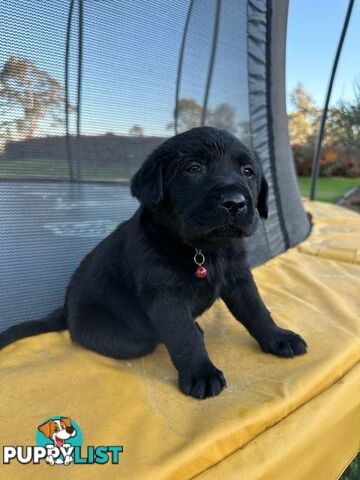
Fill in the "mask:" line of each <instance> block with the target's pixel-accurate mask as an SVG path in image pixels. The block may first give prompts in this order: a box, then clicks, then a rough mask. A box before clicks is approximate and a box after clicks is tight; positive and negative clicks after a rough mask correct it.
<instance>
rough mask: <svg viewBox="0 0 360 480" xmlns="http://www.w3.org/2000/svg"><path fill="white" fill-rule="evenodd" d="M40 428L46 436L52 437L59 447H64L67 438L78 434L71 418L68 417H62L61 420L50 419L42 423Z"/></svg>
mask: <svg viewBox="0 0 360 480" xmlns="http://www.w3.org/2000/svg"><path fill="white" fill-rule="evenodd" d="M38 430H39V431H40V432H41V433H43V434H44V435H45V437H46V438H50V439H51V440H52V441H53V442H54V445H56V446H57V447H62V446H63V444H64V441H65V440H67V439H68V438H70V437H75V435H76V430H75V428H74V427H73V426H72V425H71V420H70V418H68V417H60V419H59V420H48V421H47V422H45V423H43V424H42V425H40V426H39V427H38Z"/></svg>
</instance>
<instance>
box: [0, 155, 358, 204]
mask: <svg viewBox="0 0 360 480" xmlns="http://www.w3.org/2000/svg"><path fill="white" fill-rule="evenodd" d="M80 170H81V180H89V181H91V180H93V181H96V180H103V181H104V180H105V181H107V180H113V181H119V180H128V179H129V178H130V177H131V176H132V174H133V173H134V172H133V171H129V169H128V168H127V165H126V164H124V163H120V162H118V163H116V164H105V165H101V164H100V165H97V164H96V163H95V162H83V163H82V164H81V165H80ZM68 175H69V169H68V163H67V161H66V160H65V159H61V160H56V161H55V160H48V159H34V158H31V159H21V160H5V159H1V160H0V179H1V178H32V179H34V178H45V179H54V180H56V179H66V178H68ZM298 181H299V186H300V191H301V195H302V196H303V197H308V196H309V192H310V182H311V179H310V177H298ZM355 185H360V177H359V178H345V177H320V178H319V180H318V186H317V193H316V200H322V201H323V202H331V203H334V202H336V200H338V199H339V198H340V197H341V196H342V195H343V194H344V193H345V192H347V191H348V190H350V189H351V188H352V187H354V186H355Z"/></svg>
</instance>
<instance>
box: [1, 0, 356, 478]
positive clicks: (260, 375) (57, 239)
mask: <svg viewBox="0 0 360 480" xmlns="http://www.w3.org/2000/svg"><path fill="white" fill-rule="evenodd" d="M287 9H288V1H287V0H282V1H276V0H248V1H245V0H226V1H221V0H212V1H205V0H191V1H189V2H173V1H171V0H161V1H158V2H151V1H150V0H138V1H134V2H122V1H120V0H106V1H96V0H90V1H87V2H84V1H82V0H60V1H58V2H56V4H54V2H52V1H50V0H44V1H42V2H36V1H25V0H20V1H19V0H17V1H15V0H7V1H6V2H2V5H1V12H0V25H1V31H2V37H3V38H2V51H1V52H0V61H1V63H0V69H1V70H0V109H1V114H2V117H3V121H2V123H1V126H0V128H1V129H0V203H1V209H0V232H1V234H0V252H1V254H0V255H1V265H2V274H1V278H0V295H1V303H0V331H2V330H4V329H6V328H7V327H9V326H11V325H14V324H16V323H19V322H22V321H25V320H34V319H37V318H39V317H42V316H44V315H46V314H48V313H49V312H51V311H52V310H54V309H55V308H57V307H59V306H61V305H62V301H63V298H64V292H65V288H66V285H67V282H68V280H69V278H70V276H71V274H72V272H73V271H74V269H75V268H76V266H77V265H78V263H79V261H80V260H81V259H82V258H83V257H84V256H85V254H86V253H88V252H89V251H90V250H91V249H92V248H93V247H94V246H95V245H96V244H97V243H98V242H99V241H100V240H101V239H102V238H104V237H105V236H106V235H108V234H109V233H110V232H111V231H112V230H113V229H114V228H115V227H116V225H117V224H119V223H120V222H122V221H124V220H126V219H127V218H129V217H130V216H131V215H132V213H133V212H134V211H135V209H136V208H137V202H136V201H135V200H134V199H133V198H132V197H131V195H130V192H129V179H130V177H131V175H132V174H133V173H134V172H135V171H136V170H137V168H138V167H139V165H140V164H141V163H142V162H143V160H144V159H145V158H146V156H147V155H148V154H149V153H150V152H151V151H152V150H153V149H154V148H155V147H156V146H157V145H159V144H160V143H161V142H162V141H163V140H164V139H165V138H167V137H169V136H171V135H173V134H175V133H176V132H180V131H184V130H187V129H189V128H191V127H195V126H200V125H211V126H215V127H219V128H225V129H227V130H229V131H231V132H233V133H234V134H236V135H237V136H239V138H240V139H241V140H243V141H244V142H245V143H247V144H249V145H251V146H252V147H253V148H254V149H255V151H256V153H257V155H258V158H259V161H260V162H261V164H262V168H263V170H264V173H265V175H266V178H267V181H268V183H269V186H270V192H269V219H268V220H267V221H266V222H263V223H261V225H260V227H259V229H258V231H257V232H256V234H255V235H254V237H252V238H251V239H249V240H248V249H249V260H250V262H251V265H252V267H254V274H255V277H256V280H257V281H258V284H259V287H260V290H261V291H262V292H263V293H264V296H265V300H266V301H267V304H268V305H269V307H270V308H273V314H274V316H275V318H276V319H277V320H279V323H280V324H281V325H282V326H285V327H288V328H291V329H297V330H298V331H299V332H300V333H302V332H304V336H305V338H306V337H307V335H308V336H309V338H311V339H312V343H313V345H310V349H309V353H308V355H307V356H305V357H306V358H305V359H303V358H301V359H300V358H299V359H296V360H294V362H293V363H291V365H290V364H289V363H288V362H286V361H285V362H284V361H283V360H278V359H275V360H273V359H271V360H268V358H267V357H265V358H262V357H261V356H260V353H259V352H258V351H257V350H256V347H255V345H254V344H253V343H252V340H251V339H250V338H247V337H246V334H245V332H242V331H241V330H240V331H237V333H236V332H235V327H234V328H233V326H232V325H231V319H230V318H228V317H229V315H228V314H227V313H226V311H225V307H224V306H223V305H222V303H221V302H218V303H217V304H216V305H215V306H214V307H213V308H212V309H211V311H210V312H209V314H206V315H205V316H204V318H203V319H202V320H201V321H203V322H204V324H206V325H207V328H208V330H209V350H210V351H211V349H213V352H214V355H215V356H218V360H219V361H218V363H219V365H220V366H221V364H222V363H223V365H224V370H225V371H226V369H227V368H228V370H230V372H229V378H231V384H232V387H231V388H230V389H229V390H228V391H227V392H225V393H224V395H223V396H220V397H219V398H216V399H211V400H209V401H208V403H206V404H205V406H204V403H194V402H192V401H191V400H189V399H188V398H183V397H182V396H181V395H180V394H179V393H178V391H177V389H176V380H175V372H174V371H173V370H172V367H171V365H170V363H169V361H168V359H167V357H166V352H165V349H164V348H163V347H162V346H160V347H159V348H157V349H156V351H155V353H154V354H153V356H152V355H150V356H147V357H146V358H145V359H138V360H136V361H134V362H122V361H115V360H111V359H105V358H103V357H101V356H99V355H96V354H93V353H91V352H86V351H84V350H82V349H80V348H79V347H76V346H74V345H72V344H71V343H70V341H69V338H68V335H67V333H51V334H45V335H41V336H38V337H34V338H29V339H24V340H20V341H18V342H16V343H14V344H12V345H9V346H8V347H6V348H5V349H4V350H2V351H1V352H0V375H1V378H2V381H1V383H2V388H1V390H2V393H1V406H0V421H1V425H2V427H3V428H2V431H1V434H0V443H1V444H2V445H33V444H34V438H35V427H36V425H38V424H40V423H41V421H43V420H44V419H46V418H49V417H51V416H52V415H57V414H58V413H59V414H61V415H62V414H63V413H64V414H66V415H69V416H70V417H71V418H75V420H76V421H77V422H78V423H79V422H80V423H81V425H82V429H83V435H84V440H86V442H85V443H86V444H88V445H96V444H98V445H100V444H103V445H110V444H118V442H119V441H121V442H122V443H123V444H124V453H123V456H122V459H121V461H120V464H119V465H103V466H98V465H92V466H87V467H84V466H77V465H76V466H73V467H72V468H71V469H69V470H67V471H66V475H65V476H66V477H67V478H74V479H75V478H76V479H81V478H87V479H88V478H94V479H97V478H99V479H101V478H113V477H114V476H116V478H117V476H122V477H123V478H131V479H135V480H136V479H143V478H150V479H157V480H161V479H179V480H180V479H190V478H195V477H196V478H204V479H211V478H214V479H217V478H220V476H223V477H224V478H226V479H228V478H229V479H230V478H234V479H238V478H246V479H247V480H255V479H269V478H271V480H276V479H279V480H281V479H284V480H285V479H288V478H292V479H294V480H300V479H303V480H309V479H311V478H317V479H319V480H321V479H323V480H331V479H334V480H335V479H336V478H338V476H339V475H340V474H341V472H342V471H343V470H344V468H345V467H346V465H347V464H348V463H349V462H350V461H351V459H352V458H353V457H354V455H355V454H356V452H357V450H358V448H359V438H360V432H359V426H360V418H359V415H360V404H359V399H358V395H356V392H358V391H359V372H358V365H357V364H358V362H359V360H360V347H359V342H358V338H359V333H360V332H359V324H358V321H357V317H358V314H359V309H358V301H357V300H356V292H357V291H359V290H358V289H359V288H360V273H359V262H360V257H359V250H358V245H359V239H360V226H359V217H358V216H357V215H356V214H355V213H353V212H347V211H346V210H343V209H340V208H339V207H332V206H324V205H322V204H317V203H313V204H308V205H306V208H304V205H303V202H302V200H301V198H300V194H299V189H298V185H297V181H296V174H295V170H294V166H293V161H292V155H291V149H290V144H289V136H288V129H287V115H286V105H285V47H286V22H287ZM1 92H2V93H1ZM306 210H308V211H310V213H311V214H312V215H313V228H312V226H311V222H310V220H309V215H307V213H306ZM344 239H345V240H344ZM295 268H298V270H299V272H300V273H299V274H296V275H294V271H295V270H294V269H295ZM312 277H315V278H316V279H317V281H314V282H313V283H311V278H312ZM334 279H336V280H334ZM337 289H340V291H341V292H343V296H344V297H343V298H340V296H339V295H338V293H337ZM335 297H336V298H337V299H338V301H339V305H340V306H342V307H343V312H345V313H343V314H341V310H340V306H339V309H337V308H336V306H335V304H333V303H332V299H333V298H335ZM329 305H333V308H329ZM321 312H326V315H325V314H322V313H321ZM215 320H216V321H215ZM339 339H341V340H342V341H343V342H342V343H341V342H340V341H339ZM236 345H238V347H239V348H238V349H237V347H236ZM312 346H313V350H312V348H311V347H312ZM220 347H221V348H220ZM235 347H236V348H235ZM222 350H223V351H225V352H226V354H225V355H221V353H220V352H221V351H222ZM234 362H235V363H234ZM236 362H238V363H236ZM281 362H283V363H281ZM240 364H243V365H244V367H243V368H244V370H242V368H241V367H239V368H235V367H236V365H240ZM254 372H256V373H254ZM54 376H55V377H56V378H61V379H62V382H61V383H62V384H63V388H60V389H57V388H56V384H57V382H56V378H55V377H54ZM150 379H151V380H150ZM48 392H56V395H52V394H50V395H48ZM136 392H137V393H136ZM339 408H340V409H341V414H339ZM314 411H317V412H321V414H320V415H319V418H315V416H314ZM210 419H214V421H213V422H211V421H210ZM220 420H223V422H220ZM15 424H16V425H18V424H20V425H22V426H23V427H24V428H25V430H21V429H20V428H19V427H18V426H16V425H15ZM302 424H303V425H304V431H303V432H302V431H301V427H300V426H301V425H302ZM115 425H116V426H118V429H117V428H116V429H115V430H114V427H115ZM324 425H325V427H324ZM85 437H86V439H85ZM272 445H274V448H273V447H272ZM275 447H276V448H275ZM127 452H128V453H127ZM303 458H306V460H303ZM0 468H1V474H0V476H1V477H2V478H8V479H15V478H16V479H17V478H22V479H24V480H26V479H27V478H29V479H31V478H34V476H35V475H36V476H37V477H38V478H48V472H49V471H48V470H46V469H47V468H49V467H48V466H47V465H29V466H25V465H16V464H11V465H0ZM59 470H60V471H59ZM2 472H4V473H2ZM51 474H53V475H54V478H60V475H61V478H62V476H63V474H64V473H63V470H62V469H56V468H55V469H54V471H51ZM114 478H115V477H114Z"/></svg>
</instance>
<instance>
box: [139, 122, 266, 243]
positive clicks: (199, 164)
mask: <svg viewBox="0 0 360 480" xmlns="http://www.w3.org/2000/svg"><path fill="white" fill-rule="evenodd" d="M131 192H132V194H133V196H135V197H136V198H137V199H138V200H139V201H140V202H141V203H142V204H143V205H145V206H146V207H147V208H150V209H152V210H159V211H161V212H163V213H164V214H166V218H168V220H169V221H170V222H171V223H172V226H173V227H174V226H175V227H176V229H177V231H178V233H179V235H181V236H182V237H183V238H184V239H188V240H195V239H199V238H201V239H210V240H211V239H219V238H234V237H242V236H248V235H251V234H253V233H254V231H255V229H256V225H257V219H258V214H259V215H260V216H261V217H263V218H267V214H268V207H267V194H268V185H267V182H266V179H265V177H264V175H263V173H262V171H261V168H260V165H259V163H258V161H257V159H256V156H255V154H254V152H253V151H252V150H250V149H249V148H248V147H246V146H245V145H244V144H243V143H241V142H240V141H239V140H238V139H237V138H236V137H234V136H233V135H231V134H230V133H228V132H226V131H225V130H218V129H215V128H211V127H200V128H194V129H192V130H189V131H187V132H185V133H182V134H180V135H176V136H175V137H172V138H170V139H169V140H166V141H165V142H164V143H163V144H162V145H160V147H158V148H157V149H156V150H155V151H154V152H153V153H152V154H150V156H149V157H148V158H147V159H146V160H145V162H144V164H143V165H142V167H141V168H140V170H139V171H138V172H137V173H136V174H135V175H134V177H133V178H132V181H131ZM257 213H258V214H257Z"/></svg>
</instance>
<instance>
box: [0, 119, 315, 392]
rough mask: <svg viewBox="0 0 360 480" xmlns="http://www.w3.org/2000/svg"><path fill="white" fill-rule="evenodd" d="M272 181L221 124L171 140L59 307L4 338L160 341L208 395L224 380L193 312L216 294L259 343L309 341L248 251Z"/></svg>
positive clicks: (291, 351) (99, 348)
mask: <svg viewBox="0 0 360 480" xmlns="http://www.w3.org/2000/svg"><path fill="white" fill-rule="evenodd" d="M267 190H268V186H267V183H266V180H265V178H264V176H263V174H262V172H261V169H260V166H259V164H258V162H257V160H256V157H255V155H254V153H253V152H252V151H251V150H250V149H249V148H247V147H246V146H245V145H244V144H242V143H241V142H240V141H239V140H238V139H237V138H235V137H234V136H233V135H231V134H230V133H228V132H226V131H224V130H217V129H215V128H210V127H201V128H194V129H192V130H190V131H187V132H185V133H182V134H180V135H177V136H175V137H173V138H170V139H169V140H166V141H165V142H164V143H163V144H162V145H160V146H159V147H158V148H157V149H155V151H154V152H153V153H152V154H151V155H150V156H149V157H148V158H147V159H146V161H145V162H144V164H143V165H142V167H141V168H140V170H139V171H138V172H137V173H136V174H135V176H134V177H133V179H132V181H131V192H132V194H133V195H134V196H135V197H136V198H137V199H138V200H139V202H140V204H141V205H140V207H139V209H138V210H137V211H136V212H135V214H134V215H133V216H132V217H131V218H130V219H129V220H127V221H126V222H124V223H123V224H121V225H119V226H118V227H117V229H116V230H115V231H114V232H112V233H111V234H110V235H109V236H108V237H107V238H105V239H104V240H103V241H102V242H101V243H99V245H97V247H96V248H95V249H94V250H93V251H91V252H90V253H89V254H88V255H87V256H86V257H85V258H84V259H83V261H82V262H81V263H80V265H79V267H78V268H77V270H76V271H75V273H74V275H73V276H72V278H71V280H70V283H69V286H68V288H67V293H66V300H65V305H64V308H63V309H60V310H58V311H56V312H54V313H53V314H52V315H50V316H49V317H48V318H47V319H46V321H37V322H28V323H25V324H22V325H18V326H15V327H12V328H11V329H9V330H8V331H7V332H5V334H3V335H2V340H0V345H5V344H7V343H10V342H11V341H13V340H15V339H17V338H20V337H21V336H28V335H33V334H36V333H42V332H45V331H50V330H60V329H64V328H68V329H69V330H70V335H71V338H72V340H73V341H74V342H76V343H78V344H79V345H82V346H83V347H85V348H89V349H91V350H94V351H95V352H98V353H100V354H102V355H108V356H110V357H113V358H119V359H125V358H133V357H138V356H141V355H146V354H148V353H150V352H151V351H152V350H154V348H155V346H156V345H157V344H158V343H159V342H163V343H164V344H165V345H166V347H167V349H168V351H169V354H170V356H171V359H172V361H173V363H174V365H175V367H176V368H177V370H178V372H179V386H180V389H181V390H182V391H183V392H184V393H185V394H187V395H191V396H193V397H196V398H206V397H208V396H214V395H218V394H219V393H220V392H221V390H222V389H223V388H224V387H225V386H226V382H225V378H224V376H223V374H222V372H221V371H220V370H218V369H217V368H216V367H215V366H214V365H213V363H212V362H211V360H210V358H209V355H208V353H207V351H206V347H205V342H204V338H203V332H202V330H201V328H200V327H199V326H198V325H197V323H196V322H195V320H194V319H195V318H196V317H197V316H198V315H200V314H201V313H203V312H204V311H205V310H206V309H208V308H209V307H210V306H211V305H212V304H213V302H214V301H215V300H216V299H217V298H219V297H221V298H222V299H223V300H224V301H225V303H226V305H227V306H228V308H229V309H230V311H231V312H232V313H233V315H234V317H235V318H236V319H237V320H238V321H239V322H241V323H242V324H243V325H244V326H245V327H246V328H247V330H248V331H249V333H250V334H251V335H252V336H253V337H254V338H255V339H256V340H257V341H258V342H259V345H260V347H261V348H262V350H263V351H264V352H269V353H273V354H275V355H279V356H281V357H293V356H294V355H300V354H303V353H305V352H306V343H305V341H304V340H303V339H302V338H301V337H300V336H299V335H297V334H296V333H294V332H291V331H289V330H284V329H282V328H280V327H278V326H277V325H276V324H275V323H274V321H273V320H272V318H271V315H270V313H269V312H268V310H267V309H266V307H265V305H264V304H263V302H262V300H261V298H260V296H259V293H258V290H257V288H256V285H255V283H254V280H253V278H252V275H251V272H250V269H249V266H248V264H247V261H246V254H245V250H244V245H243V238H244V237H246V236H249V235H252V234H253V233H254V231H255V229H256V226H257V223H258V217H259V215H260V217H263V218H266V217H267V213H268V212H267Z"/></svg>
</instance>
